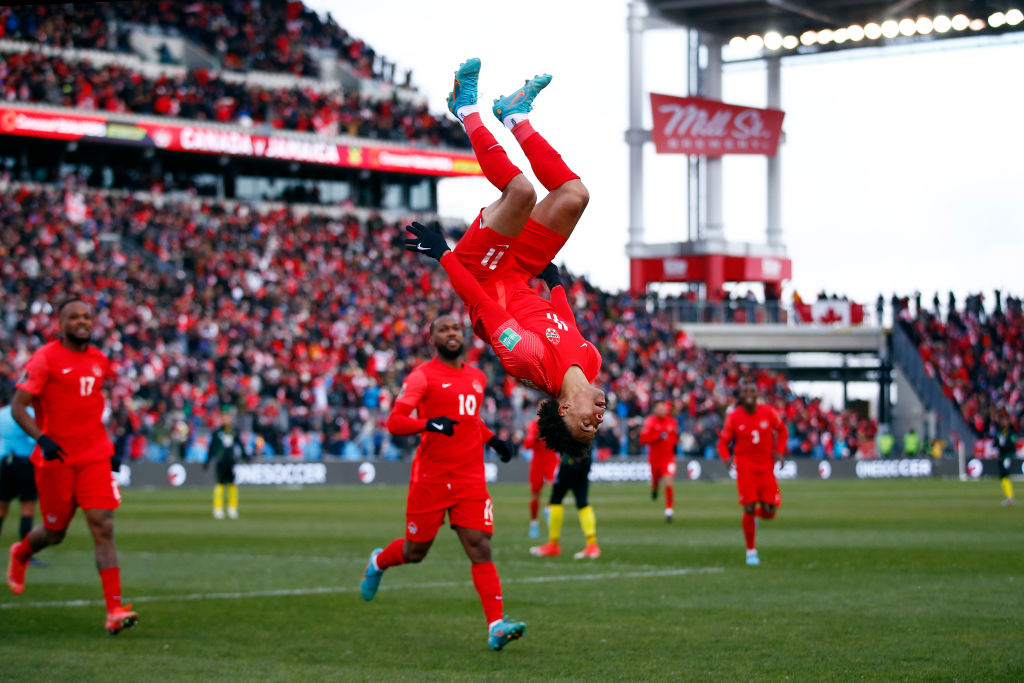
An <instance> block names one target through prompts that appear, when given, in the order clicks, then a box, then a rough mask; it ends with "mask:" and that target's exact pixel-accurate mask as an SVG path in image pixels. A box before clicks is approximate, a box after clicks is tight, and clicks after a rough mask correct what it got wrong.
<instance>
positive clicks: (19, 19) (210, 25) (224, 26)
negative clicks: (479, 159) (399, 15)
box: [0, 0, 394, 81]
mask: <svg viewBox="0 0 1024 683" xmlns="http://www.w3.org/2000/svg"><path fill="white" fill-rule="evenodd" d="M132 27H140V28H142V29H143V30H148V31H150V32H154V33H158V34H167V35H172V36H181V37H184V38H186V39H188V40H191V41H193V42H194V43H196V44H198V45H199V46H201V47H202V48H204V49H205V50H206V51H207V52H208V53H210V54H211V55H213V56H215V57H216V58H217V59H219V60H220V62H221V65H222V66H223V67H224V68H225V69H231V70H236V71H249V70H253V69H256V70H261V71H276V72H288V73H292V74H295V75H300V76H315V75H317V74H318V66H317V63H316V60H315V59H314V58H313V55H312V54H311V53H310V48H318V49H330V50H334V51H335V53H336V54H337V56H338V58H339V59H340V60H342V61H344V62H345V63H347V64H348V65H349V66H350V67H351V69H352V70H353V71H355V72H356V73H357V74H359V75H360V76H363V77H366V78H375V79H377V80H387V81H390V80H392V79H393V76H394V66H393V65H392V64H389V63H388V62H387V60H385V59H383V58H381V57H380V56H379V55H378V54H377V53H376V52H375V51H374V49H373V48H372V47H371V46H369V45H367V44H366V43H365V42H364V41H362V40H360V39H358V38H356V37H354V36H351V35H350V34H349V33H348V32H347V31H346V30H345V29H344V28H342V27H341V26H339V25H338V24H337V22H335V21H334V19H333V18H332V17H331V15H330V14H328V15H327V17H326V18H325V19H321V18H320V17H319V16H318V15H317V14H316V12H314V11H312V10H310V9H308V8H307V7H305V6H304V5H303V3H302V2H298V1H289V2H259V1H257V0H228V1H226V2H216V1H214V2H194V3H191V4H189V5H185V6H182V5H181V3H174V2H169V1H167V0H162V1H160V2H142V1H140V0H135V1H133V2H89V3H67V4H52V5H43V4H33V5H13V6H3V7H0V38H8V39H12V40H26V41H32V42H36V43H39V44H41V45H48V46H52V47H65V48H85V49H98V50H108V51H121V52H128V51H129V49H130V48H129V45H128V32H129V30H130V29H131V28H132Z"/></svg>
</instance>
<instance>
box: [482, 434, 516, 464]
mask: <svg viewBox="0 0 1024 683" xmlns="http://www.w3.org/2000/svg"><path fill="white" fill-rule="evenodd" d="M487 445H488V446H490V447H491V448H493V449H494V452H495V453H497V454H498V457H499V458H501V461H502V462H508V461H509V460H511V459H512V455H513V454H512V444H510V443H509V442H508V441H505V440H504V439H499V438H498V437H496V436H492V437H491V439H490V441H488V442H487Z"/></svg>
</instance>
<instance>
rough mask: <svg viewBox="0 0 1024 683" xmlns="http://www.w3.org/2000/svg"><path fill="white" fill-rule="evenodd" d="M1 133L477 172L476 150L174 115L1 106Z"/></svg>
mask: <svg viewBox="0 0 1024 683" xmlns="http://www.w3.org/2000/svg"><path fill="white" fill-rule="evenodd" d="M0 134H3V135H25V136H30V137H38V138H47V139H51V140H86V141H94V142H99V141H103V142H111V143H120V144H131V145H139V146H143V147H156V148H159V149H166V150H168V151H172V152H196V153H200V154H226V155H230V156H244V157H259V158H263V159H279V160H282V161H298V162H301V163H307V164H323V165H327V166H344V167H348V168H365V169H370V170H375V171H392V172H396V173H413V174H417V175H434V176H479V175H483V174H482V172H481V171H480V164H478V163H477V161H476V157H475V156H473V155H472V154H458V153H453V152H439V151H434V150H425V149H418V148H411V147H409V148H406V147H383V146H371V145H338V144H335V143H334V142H331V141H329V140H318V139H316V138H314V137H308V138H307V137H301V138H300V137H284V136H273V135H271V136H266V135H254V134H251V133H246V132H243V131H239V130H224V129H219V128H208V127H203V126H201V125H186V124H182V123H179V122H176V121H172V120H168V121H167V122H166V123H164V122H154V121H152V120H146V121H142V120H134V121H111V120H110V119H108V118H107V117H105V116H103V115H102V114H91V115H81V114H76V113H71V112H68V113H59V114H58V113H53V112H50V111H40V110H36V109H25V108H19V107H4V106H0Z"/></svg>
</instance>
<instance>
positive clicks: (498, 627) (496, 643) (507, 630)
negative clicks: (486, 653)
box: [487, 615, 526, 651]
mask: <svg viewBox="0 0 1024 683" xmlns="http://www.w3.org/2000/svg"><path fill="white" fill-rule="evenodd" d="M524 633H526V624H524V623H523V622H521V621H513V620H512V619H511V618H510V617H508V616H507V615H506V616H505V617H503V618H502V619H501V621H499V622H497V623H495V624H494V625H493V626H491V628H490V632H489V633H488V637H487V644H488V645H490V646H491V649H492V650H495V651H497V650H500V649H501V648H503V647H505V645H507V644H508V643H510V642H512V641H513V640H519V639H520V638H522V637H523V634H524Z"/></svg>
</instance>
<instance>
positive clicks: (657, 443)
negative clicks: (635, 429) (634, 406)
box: [640, 415, 679, 462]
mask: <svg viewBox="0 0 1024 683" xmlns="http://www.w3.org/2000/svg"><path fill="white" fill-rule="evenodd" d="M662 434H665V435H666V436H665V438H662V436H661V435H662ZM678 442H679V423H678V422H676V419H675V418H674V417H672V416H671V415H666V416H665V417H658V416H657V415H648V416H647V419H646V420H644V426H643V429H642V430H640V443H641V445H645V446H647V448H648V450H647V459H648V460H650V461H651V462H663V461H665V460H672V459H674V458H675V457H676V443H678Z"/></svg>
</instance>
